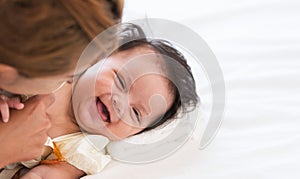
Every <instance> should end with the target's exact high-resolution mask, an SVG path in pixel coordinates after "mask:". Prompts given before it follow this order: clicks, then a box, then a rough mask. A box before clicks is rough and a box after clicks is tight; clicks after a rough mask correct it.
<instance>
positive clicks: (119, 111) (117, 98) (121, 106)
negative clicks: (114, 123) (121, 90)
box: [112, 95, 127, 119]
mask: <svg viewBox="0 0 300 179" xmlns="http://www.w3.org/2000/svg"><path fill="white" fill-rule="evenodd" d="M126 104H127V103H126V97H125V96H121V95H114V96H113V97H112V106H113V109H114V111H115V113H116V115H117V117H118V119H121V118H122V117H123V115H124V112H125V109H126V106H127V105H126Z"/></svg>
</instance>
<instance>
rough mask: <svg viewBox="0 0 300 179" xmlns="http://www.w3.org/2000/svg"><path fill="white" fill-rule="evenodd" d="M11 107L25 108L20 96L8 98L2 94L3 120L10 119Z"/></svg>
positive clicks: (0, 105) (0, 106) (0, 111)
mask: <svg viewBox="0 0 300 179" xmlns="http://www.w3.org/2000/svg"><path fill="white" fill-rule="evenodd" d="M9 108H13V109H18V110H20V109H23V108H24V104H23V103H21V99H20V98H19V97H12V98H8V97H6V96H4V95H0V113H1V117H2V121H3V122H8V120H9Z"/></svg>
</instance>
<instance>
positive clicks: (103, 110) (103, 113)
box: [96, 97, 110, 122]
mask: <svg viewBox="0 0 300 179" xmlns="http://www.w3.org/2000/svg"><path fill="white" fill-rule="evenodd" d="M96 106H97V110H98V113H99V114H100V117H101V119H102V120H103V121H104V122H110V115H109V111H108V109H107V107H106V106H105V104H104V103H103V102H102V101H101V100H100V98H99V97H97V98H96Z"/></svg>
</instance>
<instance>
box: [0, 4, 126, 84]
mask: <svg viewBox="0 0 300 179" xmlns="http://www.w3.org/2000/svg"><path fill="white" fill-rule="evenodd" d="M122 9H123V0H0V27H1V28H0V63H2V64H6V65H9V66H11V67H14V68H16V69H17V70H18V71H19V73H20V74H21V75H23V76H26V77H32V78H34V77H41V76H52V75H58V74H62V73H65V72H67V71H69V70H72V69H74V68H75V66H76V64H77V61H78V59H79V57H80V55H81V53H82V51H83V50H84V48H85V47H86V46H87V45H88V44H89V43H90V41H91V40H93V38H94V37H96V36H97V35H98V34H99V33H101V32H102V31H104V30H105V29H107V28H108V27H111V26H113V25H115V24H117V23H119V22H120V21H121V16H122ZM110 38H114V36H112V37H110ZM110 42H113V41H110ZM116 45H117V44H112V46H114V47H115V46H116Z"/></svg>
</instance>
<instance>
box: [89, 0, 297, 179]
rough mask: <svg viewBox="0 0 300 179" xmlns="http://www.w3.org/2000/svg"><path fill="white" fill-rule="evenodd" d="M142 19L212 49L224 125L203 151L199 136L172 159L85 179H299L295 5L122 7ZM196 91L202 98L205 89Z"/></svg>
mask: <svg viewBox="0 0 300 179" xmlns="http://www.w3.org/2000/svg"><path fill="white" fill-rule="evenodd" d="M145 17H156V18H164V19H169V20H174V21H177V22H179V23H181V24H184V25H186V26H188V27H190V28H191V29H193V30H194V31H196V32H197V33H198V34H199V35H200V36H201V37H202V38H203V39H205V41H206V42H207V43H208V45H209V46H210V47H211V49H212V50H213V52H214V53H215V55H216V57H217V59H218V61H219V63H220V66H221V68H222V71H223V73H224V78H225V85H226V113H225V116H224V119H223V123H222V125H221V128H220V130H219V132H218V133H217V135H216V137H215V139H214V140H213V141H212V143H211V144H210V145H209V146H208V147H206V148H205V149H204V150H200V149H199V142H200V139H201V137H199V136H198V135H200V133H201V130H199V129H198V130H197V131H196V133H195V137H193V138H192V139H191V140H189V141H188V142H187V143H186V144H185V145H184V146H183V147H182V148H181V149H179V150H178V151H177V152H176V153H174V154H173V155H171V156H170V157H167V158H165V159H163V160H160V161H158V162H154V163H149V164H143V165H131V164H126V163H120V162H117V161H113V162H111V163H110V164H109V165H108V166H107V167H106V168H105V169H104V171H103V172H102V173H100V174H98V175H94V176H88V177H86V178H87V179H93V178H105V179H106V178H107V179H119V178H126V179H127V178H128V179H140V178H142V179H148V178H149V179H150V178H151V179H152V178H164V179H167V178H175V179H179V178H180V179H181V178H182V179H183V178H201V179H220V178H223V179H224V178H228V179H241V178H243V179H247V178H249V179H253V178H255V179H260V178H261V179H266V178H270V179H277V178H278V179H282V178H285V179H286V178H288V179H299V178H300V1H298V0H285V1H279V0H252V1H250V0H227V1H224V0H210V1H208V0H197V1H194V0H185V1H179V0H176V1H175V0H152V1H149V0H130V1H129V0H128V1H125V12H124V21H127V20H132V19H136V18H145ZM204 85H205V84H204ZM200 86H201V85H200ZM200 88H201V94H200V97H201V96H203V97H205V96H207V95H208V93H209V90H207V88H208V86H201V87H200ZM203 105H204V107H205V105H209V102H206V101H204V103H203ZM203 120H205V119H203ZM200 124H202V123H201V122H200ZM200 128H201V126H200Z"/></svg>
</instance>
